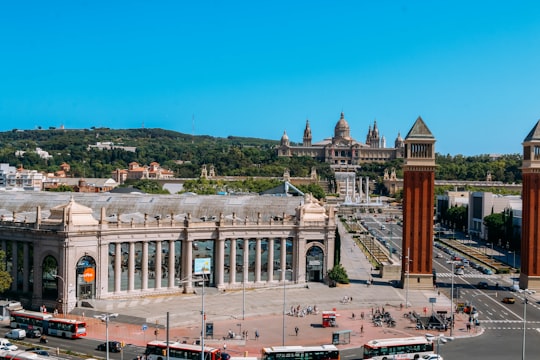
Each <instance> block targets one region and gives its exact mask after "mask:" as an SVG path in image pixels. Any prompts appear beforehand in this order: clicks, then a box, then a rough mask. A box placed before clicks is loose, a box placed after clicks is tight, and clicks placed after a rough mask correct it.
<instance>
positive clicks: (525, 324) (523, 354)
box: [521, 297, 529, 360]
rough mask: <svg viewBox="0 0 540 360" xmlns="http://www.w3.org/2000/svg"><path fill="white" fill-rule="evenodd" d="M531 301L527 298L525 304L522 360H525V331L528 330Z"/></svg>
mask: <svg viewBox="0 0 540 360" xmlns="http://www.w3.org/2000/svg"><path fill="white" fill-rule="evenodd" d="M528 302H529V299H527V297H525V301H524V302H523V343H522V344H521V360H525V331H526V330H527V303H528Z"/></svg>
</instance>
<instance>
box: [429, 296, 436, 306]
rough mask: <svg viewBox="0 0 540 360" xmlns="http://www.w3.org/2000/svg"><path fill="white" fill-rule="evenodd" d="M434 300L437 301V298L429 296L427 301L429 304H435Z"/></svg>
mask: <svg viewBox="0 0 540 360" xmlns="http://www.w3.org/2000/svg"><path fill="white" fill-rule="evenodd" d="M436 302H437V298H434V297H432V298H429V303H430V304H435V303H436Z"/></svg>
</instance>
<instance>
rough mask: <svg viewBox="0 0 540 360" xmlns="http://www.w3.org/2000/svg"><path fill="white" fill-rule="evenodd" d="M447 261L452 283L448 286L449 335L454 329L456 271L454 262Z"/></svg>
mask: <svg viewBox="0 0 540 360" xmlns="http://www.w3.org/2000/svg"><path fill="white" fill-rule="evenodd" d="M447 263H451V264H452V283H451V284H452V285H451V287H450V336H452V331H453V330H454V273H455V272H456V262H455V261H447Z"/></svg>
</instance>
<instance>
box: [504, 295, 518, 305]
mask: <svg viewBox="0 0 540 360" xmlns="http://www.w3.org/2000/svg"><path fill="white" fill-rule="evenodd" d="M502 302H503V303H505V304H514V303H515V302H516V299H514V298H513V297H512V296H506V297H504V298H503V299H502Z"/></svg>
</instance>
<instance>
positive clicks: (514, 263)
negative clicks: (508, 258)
mask: <svg viewBox="0 0 540 360" xmlns="http://www.w3.org/2000/svg"><path fill="white" fill-rule="evenodd" d="M508 253H509V254H514V262H513V263H512V268H513V269H515V268H516V252H515V251H512V250H509V251H508Z"/></svg>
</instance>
